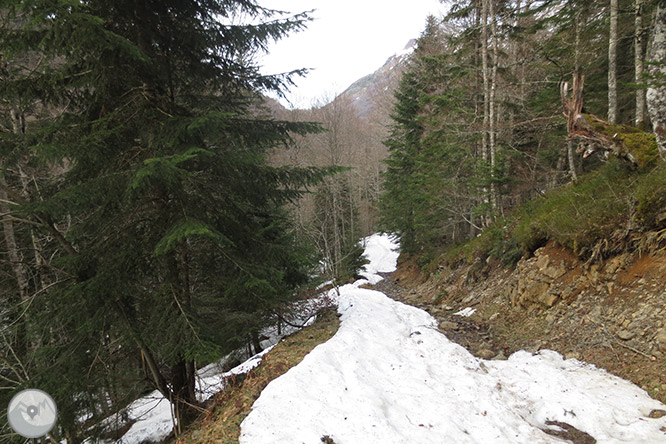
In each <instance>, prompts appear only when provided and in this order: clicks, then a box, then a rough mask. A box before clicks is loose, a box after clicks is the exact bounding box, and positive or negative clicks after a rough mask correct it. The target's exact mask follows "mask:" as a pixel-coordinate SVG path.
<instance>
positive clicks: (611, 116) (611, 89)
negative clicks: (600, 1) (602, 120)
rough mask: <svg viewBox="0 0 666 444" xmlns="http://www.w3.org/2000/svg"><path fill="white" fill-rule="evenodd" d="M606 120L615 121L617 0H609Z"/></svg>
mask: <svg viewBox="0 0 666 444" xmlns="http://www.w3.org/2000/svg"><path fill="white" fill-rule="evenodd" d="M608 121H609V122H610V123H616V122H617V0H610V35H609V37H608Z"/></svg>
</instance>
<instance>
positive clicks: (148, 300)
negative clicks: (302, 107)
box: [0, 0, 323, 442]
mask: <svg viewBox="0 0 666 444" xmlns="http://www.w3.org/2000/svg"><path fill="white" fill-rule="evenodd" d="M0 10H2V11H3V15H4V18H5V22H4V24H5V26H4V29H3V34H2V37H0V39H1V45H2V46H1V48H2V56H3V61H4V62H5V66H6V67H7V69H8V70H9V71H11V72H8V73H7V76H6V78H7V81H6V82H4V84H3V88H2V91H0V94H1V95H2V98H3V100H6V101H14V102H16V101H17V100H18V102H16V103H18V106H19V108H20V111H21V112H22V113H24V114H26V115H28V116H29V119H28V121H29V124H28V130H27V131H26V132H25V134H24V135H21V136H20V137H12V138H5V137H3V145H2V149H3V153H6V154H11V155H13V156H14V158H16V159H19V158H21V157H25V156H26V154H25V153H26V152H28V150H29V152H30V153H34V154H32V155H34V156H36V159H37V161H38V162H41V164H42V165H48V168H47V169H48V171H49V174H48V177H46V178H45V179H44V181H43V183H41V184H40V197H39V199H37V198H34V199H32V200H31V201H27V202H25V203H24V204H22V205H21V206H20V207H17V208H15V209H14V211H17V212H20V213H21V214H22V215H23V217H24V218H26V219H30V220H32V221H33V222H34V223H35V224H37V225H38V226H39V227H40V228H39V229H40V230H41V231H42V232H43V233H45V234H48V235H49V244H48V246H46V247H45V248H48V249H49V250H50V251H51V254H52V257H53V260H52V261H51V264H50V265H51V266H52V267H53V269H56V270H58V271H57V272H54V273H55V274H57V275H58V276H57V278H56V279H54V280H53V285H51V286H49V287H48V291H40V292H36V293H35V294H34V295H33V296H32V297H33V299H34V300H33V303H32V305H31V306H30V307H31V308H30V311H29V312H28V313H26V319H30V320H31V323H30V325H31V328H32V329H33V330H34V331H33V332H32V333H31V336H30V337H31V338H33V342H32V344H31V345H30V347H28V350H27V351H26V356H25V359H26V360H27V361H29V362H31V368H30V372H31V374H30V376H31V384H33V385H34V384H38V385H39V386H40V387H41V388H43V389H45V390H47V391H49V392H50V393H51V394H52V395H53V396H54V397H55V398H56V401H57V403H58V406H59V409H60V426H61V430H62V431H63V433H64V435H65V436H66V437H67V438H68V440H69V442H77V441H78V440H79V439H80V437H81V436H80V435H79V433H80V432H79V427H81V424H79V423H78V418H79V417H80V416H81V414H82V412H88V413H92V414H93V415H94V414H100V415H101V414H105V413H107V412H108V410H112V409H114V408H118V407H119V406H121V405H122V403H123V402H127V401H128V400H129V399H130V398H131V395H132V394H133V390H134V391H136V390H140V389H141V382H142V380H143V381H144V382H148V383H149V384H151V385H152V386H153V387H154V388H156V389H158V390H159V391H160V392H161V393H162V394H163V395H164V396H165V397H166V398H167V399H169V400H171V401H172V402H173V404H174V410H175V412H176V413H177V416H178V419H179V420H182V419H185V418H186V417H187V416H188V412H191V408H190V407H191V406H192V405H195V404H196V403H197V401H196V397H195V386H194V383H195V370H196V368H197V365H200V364H202V363H206V362H209V361H210V360H212V359H216V358H218V357H220V356H222V355H224V354H225V353H228V352H229V351H231V350H233V349H234V348H237V347H238V346H240V345H242V344H244V343H246V342H247V341H248V340H249V338H250V337H251V336H252V334H253V332H257V331H258V330H260V329H261V328H262V327H263V326H264V325H265V324H266V322H268V315H269V313H271V312H272V310H273V309H274V308H275V307H276V306H278V305H279V304H283V303H284V302H285V301H287V300H289V299H290V298H291V297H292V295H293V294H294V291H293V290H294V288H295V287H296V286H298V285H299V284H301V283H303V282H304V280H305V279H306V278H307V268H306V265H307V264H306V262H305V255H304V254H302V249H300V248H299V247H298V245H297V244H296V241H295V238H294V236H293V235H292V234H291V233H292V231H291V228H290V222H289V220H288V217H287V215H286V214H285V213H284V211H283V210H282V206H283V205H284V204H285V203H287V202H291V201H293V200H294V199H296V198H298V197H299V196H300V195H301V193H302V192H303V189H304V187H306V186H307V185H308V184H312V183H314V182H316V181H317V180H319V179H320V178H321V176H322V175H323V172H322V171H321V170H316V169H293V168H292V169H290V168H274V167H270V166H268V165H267V164H266V162H265V153H266V150H267V149H269V148H270V147H273V146H275V145H277V144H281V143H288V141H289V137H290V136H289V135H290V134H293V133H301V134H302V133H306V132H309V131H313V130H316V129H317V127H316V126H315V125H313V124H308V123H287V122H278V121H271V120H267V119H265V118H262V117H258V116H257V113H256V110H257V109H258V106H260V102H261V97H260V95H259V93H260V92H261V91H268V90H270V91H278V92H279V91H280V90H282V89H283V88H284V87H285V86H287V85H288V84H289V82H290V81H291V80H290V79H291V76H293V75H298V74H301V72H294V73H291V74H289V75H285V76H263V75H260V74H259V72H258V68H257V67H256V66H255V65H253V64H252V63H250V62H248V61H249V60H252V54H253V53H255V52H256V51H258V50H262V49H263V48H265V47H266V44H267V43H268V42H269V41H270V40H273V39H279V38H281V37H283V36H285V35H286V34H287V33H289V32H292V31H296V30H299V29H301V28H302V27H303V26H304V24H305V22H306V20H307V17H306V16H305V15H297V16H294V17H291V18H287V19H278V20H270V19H271V17H272V16H273V15H274V11H271V10H268V9H265V8H262V7H261V6H259V5H258V4H257V3H256V2H255V1H254V0H224V1H222V0H202V1H197V2H186V3H182V2H177V1H162V0H160V1H142V2H136V1H123V0H121V1H114V2H107V1H96V0H93V1H87V2H71V1H65V0H57V1H45V0H44V1H42V0H37V1H32V2H9V1H5V2H3V3H2V4H1V5H0ZM233 14H246V15H248V16H249V17H252V18H254V19H257V20H258V21H260V22H261V23H260V24H256V25H243V26H240V25H226V24H224V20H225V18H227V17H230V16H231V15H233ZM12 23H20V24H21V26H10V24H12ZM26 55H29V56H30V57H32V58H35V59H36V60H38V63H36V64H35V65H34V66H33V69H29V70H28V69H25V66H21V64H20V63H18V62H17V61H18V60H20V59H22V58H25V57H26ZM3 136H4V135H3ZM118 378H121V380H122V381H125V382H123V383H118ZM127 381H134V382H133V383H127ZM108 400H110V401H111V402H112V403H113V405H112V407H111V408H110V407H109V406H108V405H107V402H108Z"/></svg>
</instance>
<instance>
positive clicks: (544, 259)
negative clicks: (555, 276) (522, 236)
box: [536, 254, 550, 272]
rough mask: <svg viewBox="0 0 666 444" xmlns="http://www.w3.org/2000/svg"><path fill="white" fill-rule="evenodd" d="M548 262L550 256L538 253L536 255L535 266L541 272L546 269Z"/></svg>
mask: <svg viewBox="0 0 666 444" xmlns="http://www.w3.org/2000/svg"><path fill="white" fill-rule="evenodd" d="M549 263H550V258H549V257H548V256H547V255H545V254H543V255H541V254H540V255H539V257H537V260H536V266H537V267H539V271H541V272H543V271H544V270H545V269H546V267H548V264H549Z"/></svg>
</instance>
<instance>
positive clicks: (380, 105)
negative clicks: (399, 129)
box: [339, 40, 416, 118]
mask: <svg viewBox="0 0 666 444" xmlns="http://www.w3.org/2000/svg"><path fill="white" fill-rule="evenodd" d="M415 46H416V40H410V41H409V42H408V43H407V45H406V46H405V47H404V48H403V50H402V51H400V52H398V53H396V54H395V55H393V56H391V57H389V58H388V59H387V60H386V62H385V63H384V65H382V67H381V68H379V69H378V70H376V71H375V72H373V73H371V74H368V75H367V76H365V77H362V78H360V79H359V80H357V81H356V82H354V83H352V84H351V85H350V86H349V87H348V88H347V89H346V90H345V91H344V92H342V93H341V94H340V96H339V98H341V99H345V100H349V101H350V102H351V103H352V104H353V106H354V109H355V110H356V112H357V114H358V115H359V117H364V118H370V117H372V116H374V115H375V114H376V113H377V112H378V110H386V109H387V108H390V106H391V103H392V102H393V91H395V88H396V87H397V86H398V82H399V81H400V77H401V76H402V73H403V72H404V69H405V66H406V63H407V60H409V56H410V54H411V53H412V52H413V51H414V47H415ZM386 114H388V112H387V113H386Z"/></svg>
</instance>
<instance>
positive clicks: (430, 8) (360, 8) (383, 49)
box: [259, 0, 445, 108]
mask: <svg viewBox="0 0 666 444" xmlns="http://www.w3.org/2000/svg"><path fill="white" fill-rule="evenodd" d="M259 3H260V4H261V5H262V6H265V7H267V8H272V9H278V10H282V11H288V12H293V13H299V12H303V11H308V10H312V9H315V11H314V13H313V14H312V17H313V18H314V19H315V20H314V21H312V22H310V24H309V26H308V29H307V30H305V31H302V32H300V33H297V34H292V35H290V36H289V37H287V38H285V39H283V40H282V41H280V42H278V43H277V44H276V45H274V46H273V47H272V48H271V50H270V53H269V54H268V55H267V56H265V57H264V58H263V60H262V61H261V62H260V63H262V64H263V65H264V68H263V73H265V74H276V73H281V72H287V71H291V70H294V69H299V68H312V69H313V71H311V72H310V74H309V75H308V76H307V78H302V79H299V80H298V87H297V88H292V91H291V94H289V98H290V100H291V102H292V104H293V105H294V107H296V108H309V107H310V106H311V105H312V104H313V103H314V102H316V101H321V100H322V99H325V98H326V99H328V100H332V99H333V98H334V97H335V95H336V94H339V93H341V92H342V91H344V90H345V89H346V88H347V87H348V86H349V85H350V84H352V83H353V82H354V81H356V80H358V79H359V78H361V77H363V76H365V75H367V74H370V73H372V72H374V71H375V70H376V69H378V68H379V67H381V66H382V65H383V64H384V62H385V61H386V59H388V58H389V57H390V56H392V55H393V54H395V53H397V52H399V51H400V50H402V49H403V48H404V46H405V45H406V44H407V42H408V41H409V40H410V39H413V38H417V37H419V35H420V34H421V32H422V31H423V29H424V28H425V20H426V17H427V15H428V14H433V15H439V14H440V12H442V11H444V10H445V6H444V5H442V4H440V1H439V0H410V1H404V0H260V1H259Z"/></svg>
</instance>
